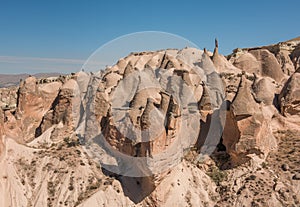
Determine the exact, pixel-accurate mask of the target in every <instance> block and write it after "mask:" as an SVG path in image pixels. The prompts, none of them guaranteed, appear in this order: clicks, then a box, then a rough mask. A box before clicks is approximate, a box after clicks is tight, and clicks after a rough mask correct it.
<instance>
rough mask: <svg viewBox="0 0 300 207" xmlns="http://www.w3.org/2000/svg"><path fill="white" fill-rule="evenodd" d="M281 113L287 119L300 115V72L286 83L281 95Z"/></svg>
mask: <svg viewBox="0 0 300 207" xmlns="http://www.w3.org/2000/svg"><path fill="white" fill-rule="evenodd" d="M279 103H280V110H281V113H282V114H283V115H284V116H286V117H291V116H292V117H295V116H296V117H297V116H299V115H300V70H299V69H298V70H297V71H296V72H295V73H294V74H293V75H292V76H291V77H290V78H289V80H288V81H287V82H286V84H285V86H284V87H283V89H282V91H281V93H280V95H279Z"/></svg>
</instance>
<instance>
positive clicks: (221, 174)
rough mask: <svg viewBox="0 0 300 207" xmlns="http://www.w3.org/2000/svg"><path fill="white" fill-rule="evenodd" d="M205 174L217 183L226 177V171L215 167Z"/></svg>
mask: <svg viewBox="0 0 300 207" xmlns="http://www.w3.org/2000/svg"><path fill="white" fill-rule="evenodd" d="M207 174H208V176H209V177H210V178H211V179H212V180H213V181H214V182H215V183H216V184H217V185H220V183H221V182H222V181H224V180H225V179H227V173H226V171H222V170H220V169H219V168H217V167H213V168H212V169H211V171H210V172H208V173H207Z"/></svg>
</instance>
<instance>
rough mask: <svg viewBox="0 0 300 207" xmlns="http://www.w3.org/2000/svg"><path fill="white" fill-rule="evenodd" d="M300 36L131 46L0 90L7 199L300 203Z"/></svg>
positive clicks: (1, 192)
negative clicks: (68, 71)
mask: <svg viewBox="0 0 300 207" xmlns="http://www.w3.org/2000/svg"><path fill="white" fill-rule="evenodd" d="M299 48H300V41H299V38H298V39H297V38H296V39H293V40H289V41H286V42H281V43H278V44H274V45H270V46H263V47H257V48H244V49H236V50H234V52H233V53H232V54H231V55H229V56H227V57H225V56H223V55H221V54H220V53H219V50H218V49H219V43H218V41H217V40H216V41H215V50H214V52H213V53H211V52H209V51H207V50H206V49H205V50H204V51H201V50H198V49H195V48H184V49H181V50H178V49H167V50H161V51H149V52H138V53H131V54H129V55H128V56H127V57H124V58H122V59H120V60H119V61H118V62H117V63H116V64H115V65H113V66H111V67H107V68H106V69H105V70H103V71H100V72H96V73H86V72H83V71H81V72H79V73H76V74H72V75H68V76H59V77H56V78H41V79H38V78H35V77H28V78H26V79H25V80H24V81H21V82H20V85H19V86H18V87H11V88H2V89H0V104H1V108H0V167H1V169H3V170H1V172H0V206H4V207H6V206H243V205H244V206H297V205H299V203H300V198H299V195H298V192H299V185H300V183H299V161H298V158H299V147H300V145H299V143H300V138H299V118H300V100H299V97H300V91H299V87H300V82H299V80H300V69H299V65H300V63H299V61H300V59H299V55H300V52H299V51H300V50H299Z"/></svg>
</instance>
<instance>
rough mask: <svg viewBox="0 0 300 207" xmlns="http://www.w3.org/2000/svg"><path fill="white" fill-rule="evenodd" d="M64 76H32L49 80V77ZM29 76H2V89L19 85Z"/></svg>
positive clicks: (48, 74)
mask: <svg viewBox="0 0 300 207" xmlns="http://www.w3.org/2000/svg"><path fill="white" fill-rule="evenodd" d="M59 75H63V74H62V73H37V74H34V75H32V76H35V77H37V78H48V77H53V76H54V77H55V76H59ZM28 76H30V75H29V74H27V73H23V74H0V88H6V87H10V86H15V85H18V84H19V82H20V79H25V78H27V77H28Z"/></svg>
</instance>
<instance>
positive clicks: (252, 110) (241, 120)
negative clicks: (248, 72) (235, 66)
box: [223, 75, 277, 164]
mask: <svg viewBox="0 0 300 207" xmlns="http://www.w3.org/2000/svg"><path fill="white" fill-rule="evenodd" d="M251 84H252V82H250V81H249V80H247V79H246V78H245V75H242V78H241V83H240V86H239V88H238V91H237V94H236V97H235V98H234V100H233V103H232V104H231V105H230V108H229V110H228V112H227V117H226V124H225V128H224V132H223V144H224V145H225V146H226V149H227V152H228V153H229V154H230V155H231V159H232V161H233V163H234V164H241V163H244V162H246V161H248V159H249V157H248V158H247V155H249V154H258V155H263V157H265V156H267V155H268V153H269V152H270V151H271V150H273V149H276V147H277V142H276V139H275V138H274V136H273V134H272V128H271V125H270V121H271V117H269V116H268V115H267V114H265V113H264V110H263V107H264V106H263V105H261V104H258V103H257V102H256V101H255V99H254V94H253V93H252V91H251Z"/></svg>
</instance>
